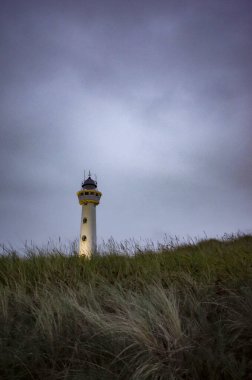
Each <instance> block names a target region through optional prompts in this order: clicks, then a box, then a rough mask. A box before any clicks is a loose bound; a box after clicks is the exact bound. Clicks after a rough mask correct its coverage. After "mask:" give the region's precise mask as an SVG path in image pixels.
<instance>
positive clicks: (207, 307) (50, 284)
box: [0, 235, 252, 380]
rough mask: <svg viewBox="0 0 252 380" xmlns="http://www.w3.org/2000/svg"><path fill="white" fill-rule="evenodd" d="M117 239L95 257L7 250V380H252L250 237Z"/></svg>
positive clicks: (1, 339)
mask: <svg viewBox="0 0 252 380" xmlns="http://www.w3.org/2000/svg"><path fill="white" fill-rule="evenodd" d="M113 244H114V245H113V249H112V254H108V255H107V256H102V257H94V258H92V259H91V260H89V261H88V260H85V259H84V258H79V257H77V256H76V254H75V252H74V251H73V252H72V254H71V255H68V256H67V255H65V254H64V252H62V251H61V250H60V249H57V250H56V249H54V251H53V252H50V251H49V250H48V249H38V248H35V247H33V248H32V249H28V247H27V251H26V256H23V257H21V256H19V255H18V254H17V253H16V252H14V251H13V250H11V249H6V248H5V249H4V252H3V254H2V255H1V257H0V292H1V303H0V326H1V327H0V344H1V345H0V378H2V379H21V380H22V379H24V380H26V379H36V380H37V379H38V380H40V379H41V380H42V379H43V380H44V379H48V380H50V379H67V380H78V379H92V380H93V379H94V380H95V379H97V380H98V379H99V380H100V379H105V380H106V379H135V380H140V379H146V380H147V379H153V380H154V379H156V380H164V379H174V380H175V379H176V380H177V379H178V380H187V379H188V380H189V379H190V380H191V379H195V380H202V379H206V380H207V379H209V380H210V379H211V380H216V379H224V380H226V379H227V380H229V379H234V380H236V379H244V380H247V379H251V378H252V377H251V376H252V360H251V358H252V236H249V235H247V236H238V237H234V236H231V237H227V238H225V239H223V240H222V241H217V240H214V239H212V240H206V241H201V242H196V243H195V244H193V243H190V244H182V245H179V244H172V243H171V244H163V245H160V246H159V247H158V249H156V250H154V251H151V250H150V246H148V247H146V249H145V250H144V249H142V248H141V249H139V247H136V252H138V253H135V255H133V256H130V255H128V254H127V253H128V252H127V249H125V244H124V245H123V247H124V248H123V249H124V251H123V252H122V251H120V247H121V245H120V244H119V245H116V243H113ZM131 247H132V246H131ZM137 248H138V249H137ZM118 253H120V255H119V254H118Z"/></svg>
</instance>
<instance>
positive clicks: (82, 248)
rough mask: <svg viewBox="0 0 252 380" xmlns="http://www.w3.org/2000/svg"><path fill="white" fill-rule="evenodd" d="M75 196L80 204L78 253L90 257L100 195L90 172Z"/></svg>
mask: <svg viewBox="0 0 252 380" xmlns="http://www.w3.org/2000/svg"><path fill="white" fill-rule="evenodd" d="M77 196H78V198H79V203H80V205H81V206H82V212H81V227H80V245H79V255H80V256H83V255H84V256H87V257H89V258H90V257H91V255H92V254H95V253H96V206H97V205H98V204H99V203H100V198H101V196H102V193H101V192H100V191H98V190H97V182H96V181H94V180H93V179H92V178H91V174H90V172H89V176H88V178H87V179H86V180H85V179H84V181H83V182H82V190H80V191H78V192H77Z"/></svg>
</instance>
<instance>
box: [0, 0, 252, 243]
mask: <svg viewBox="0 0 252 380" xmlns="http://www.w3.org/2000/svg"><path fill="white" fill-rule="evenodd" d="M0 7H1V11H0V30H1V32H0V48H1V54H0V65H1V68H0V89H1V99H0V118H1V122H0V173H1V177H0V178H1V181H0V242H1V243H11V244H23V243H24V242H25V241H26V240H27V241H30V240H32V241H34V242H36V243H38V244H43V243H46V242H47V241H48V239H49V238H51V239H57V238H58V237H59V236H60V237H61V239H62V240H64V241H65V240H66V241H68V240H73V239H74V238H76V237H77V236H78V234H79V224H80V212H81V209H80V206H79V204H78V201H77V196H76V191H78V190H79V189H80V184H81V180H82V177H83V171H84V169H86V170H89V169H90V170H91V172H92V173H96V175H97V177H98V187H99V190H100V191H102V192H103V197H102V200H101V204H100V206H99V207H98V208H97V223H98V226H97V227H98V236H99V240H101V239H102V238H103V239H107V238H109V237H110V236H111V235H112V236H113V237H114V238H115V239H116V240H122V239H125V238H129V237H134V238H137V239H138V238H140V237H141V238H143V239H145V238H150V239H153V240H157V239H158V240H162V238H163V236H164V234H168V235H174V234H176V235H179V236H185V237H186V236H203V235H204V234H205V233H206V234H207V235H208V236H216V235H217V236H221V235H222V234H223V233H225V232H227V233H231V232H237V231H238V230H240V231H243V232H251V231H252V224H251V215H252V170H251V166H252V2H251V1H250V0H242V1H238V0H218V1H217V0H187V1H183V0H180V1H178V0H166V1H165V0H163V1H162V0H159V1H158V0H153V1H151V0H145V1H143V0H142V1H138V0H134V1H133V0H128V1H126V0H114V1H112V0H101V1H98V0H92V1H88V0H71V1H70V0H68V1H67V0H60V1H57V0H43V1H42V0H41V1H39V0H37V1H36V0H33V1H29V0H22V1H20V0H16V1H14V0H8V1H4V0H3V1H1V6H0Z"/></svg>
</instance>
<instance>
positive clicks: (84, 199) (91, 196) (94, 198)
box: [77, 189, 102, 205]
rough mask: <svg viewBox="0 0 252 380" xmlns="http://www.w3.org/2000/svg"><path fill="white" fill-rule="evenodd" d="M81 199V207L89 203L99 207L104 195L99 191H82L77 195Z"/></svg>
mask: <svg viewBox="0 0 252 380" xmlns="http://www.w3.org/2000/svg"><path fill="white" fill-rule="evenodd" d="M77 195H78V198H79V203H80V205H85V204H88V203H93V204H95V205H98V204H99V202H100V198H101V196H102V193H101V192H100V191H98V190H85V189H84V190H81V191H78V193H77Z"/></svg>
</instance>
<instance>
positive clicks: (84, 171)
mask: <svg viewBox="0 0 252 380" xmlns="http://www.w3.org/2000/svg"><path fill="white" fill-rule="evenodd" d="M85 180H86V170H84V181H85Z"/></svg>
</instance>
